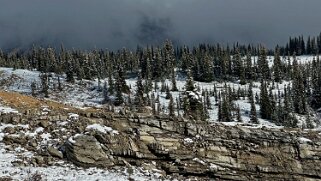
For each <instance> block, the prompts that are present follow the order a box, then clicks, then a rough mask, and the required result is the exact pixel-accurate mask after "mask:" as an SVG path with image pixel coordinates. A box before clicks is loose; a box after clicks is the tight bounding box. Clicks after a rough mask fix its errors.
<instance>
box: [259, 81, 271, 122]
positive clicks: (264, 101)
mask: <svg viewBox="0 0 321 181" xmlns="http://www.w3.org/2000/svg"><path fill="white" fill-rule="evenodd" d="M260 95H261V96H260V113H261V117H262V118H263V119H271V118H272V105H271V100H270V97H269V94H268V91H267V84H266V82H264V81H261V94H260Z"/></svg>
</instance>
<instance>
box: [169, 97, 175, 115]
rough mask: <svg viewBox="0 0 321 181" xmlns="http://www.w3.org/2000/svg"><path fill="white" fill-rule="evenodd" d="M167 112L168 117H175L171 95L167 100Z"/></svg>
mask: <svg viewBox="0 0 321 181" xmlns="http://www.w3.org/2000/svg"><path fill="white" fill-rule="evenodd" d="M168 110H169V116H170V117H172V118H173V117H175V113H174V100H173V96H172V95H170V98H169V104H168Z"/></svg>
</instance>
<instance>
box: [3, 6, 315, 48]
mask: <svg viewBox="0 0 321 181" xmlns="http://www.w3.org/2000/svg"><path fill="white" fill-rule="evenodd" d="M320 8H321V1H320V0H1V2H0V47H1V48H2V49H7V48H12V47H28V46H31V45H32V44H37V45H38V44H39V45H59V44H61V43H64V45H65V46H67V47H75V48H94V47H97V48H111V49H116V48H121V47H131V48H132V47H135V46H136V45H137V44H142V45H146V44H158V43H160V42H162V41H163V40H164V39H166V38H170V39H172V40H173V41H175V42H179V43H180V44H189V45H190V44H198V43H201V42H206V43H213V42H221V43H227V42H230V43H233V42H235V41H239V42H242V43H258V42H262V43H264V44H266V45H269V46H271V45H274V44H284V43H285V42H286V41H287V39H288V37H289V36H298V35H301V34H302V35H316V34H318V33H319V32H320V31H321V23H319V21H320V17H321V11H320Z"/></svg>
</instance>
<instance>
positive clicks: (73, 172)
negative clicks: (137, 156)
mask: <svg viewBox="0 0 321 181" xmlns="http://www.w3.org/2000/svg"><path fill="white" fill-rule="evenodd" d="M4 147H5V146H4V145H3V144H1V143H0V178H5V177H10V178H12V179H14V180H33V179H32V178H33V177H35V176H36V175H40V177H41V180H66V181H89V180H111V181H122V180H124V181H125V180H129V179H130V178H131V179H134V180H141V181H143V180H149V179H151V177H147V176H146V171H145V172H144V171H142V170H139V169H133V170H134V173H132V174H129V173H128V172H127V171H126V169H119V170H106V169H98V168H88V169H84V168H79V167H75V166H73V165H71V164H68V163H63V162H60V163H57V165H59V166H48V167H32V166H13V165H12V162H14V161H16V160H17V159H18V158H17V156H16V153H17V151H14V152H7V151H6V150H5V149H4ZM24 154H26V153H24ZM29 154H32V153H29ZM152 178H153V177H152ZM154 179H155V180H156V179H157V177H156V175H155V178H154Z"/></svg>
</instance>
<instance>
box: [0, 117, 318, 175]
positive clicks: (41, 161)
mask: <svg viewBox="0 0 321 181" xmlns="http://www.w3.org/2000/svg"><path fill="white" fill-rule="evenodd" d="M59 114H61V115H57V113H52V114H49V115H48V116H46V117H43V116H42V117H37V116H30V115H29V116H27V115H18V116H17V115H1V116H0V117H1V119H0V122H1V123H4V124H11V125H29V126H28V127H24V126H16V127H13V126H10V127H6V128H5V129H4V130H3V132H4V136H3V142H4V143H6V144H7V145H11V149H12V147H13V148H15V147H17V146H22V147H24V148H26V149H27V150H29V151H33V152H35V153H36V155H38V156H37V157H35V158H33V159H32V160H30V162H29V163H28V164H33V165H34V166H36V165H47V164H49V165H50V164H52V162H53V160H61V159H63V160H68V161H71V162H73V163H74V164H76V165H78V166H82V167H102V168H106V169H108V168H114V167H116V166H121V167H122V166H124V167H127V168H129V167H131V166H137V167H141V168H143V169H146V170H151V171H152V172H153V171H154V172H157V174H159V175H161V178H162V177H163V178H166V175H171V176H173V177H175V178H179V179H182V180H184V179H186V178H197V179H199V180H207V179H214V180H215V179H217V180H321V135H320V133H319V132H318V131H306V132H304V131H301V130H283V129H281V130H279V129H267V128H260V129H254V128H248V127H246V126H242V127H241V126H224V125H222V124H207V123H200V122H198V123H197V122H186V121H184V120H173V119H168V118H162V117H150V116H142V115H140V116H137V115H136V116H130V115H126V116H125V115H114V114H111V113H110V114H109V113H108V114H107V113H103V114H85V113H84V114H82V115H80V117H79V118H78V117H77V116H76V117H75V116H74V115H73V116H72V117H71V116H70V115H69V117H68V116H67V115H66V113H64V114H65V115H64V114H63V113H59ZM39 127H40V128H43V129H42V133H41V135H44V134H47V133H48V134H50V139H49V140H46V142H44V138H43V136H41V135H40V136H30V135H31V134H30V133H29V134H26V132H35V134H37V130H39ZM24 132H25V133H24ZM46 132H47V133H46ZM9 148H10V147H9ZM60 151H61V152H62V153H63V154H61V152H60Z"/></svg>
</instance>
